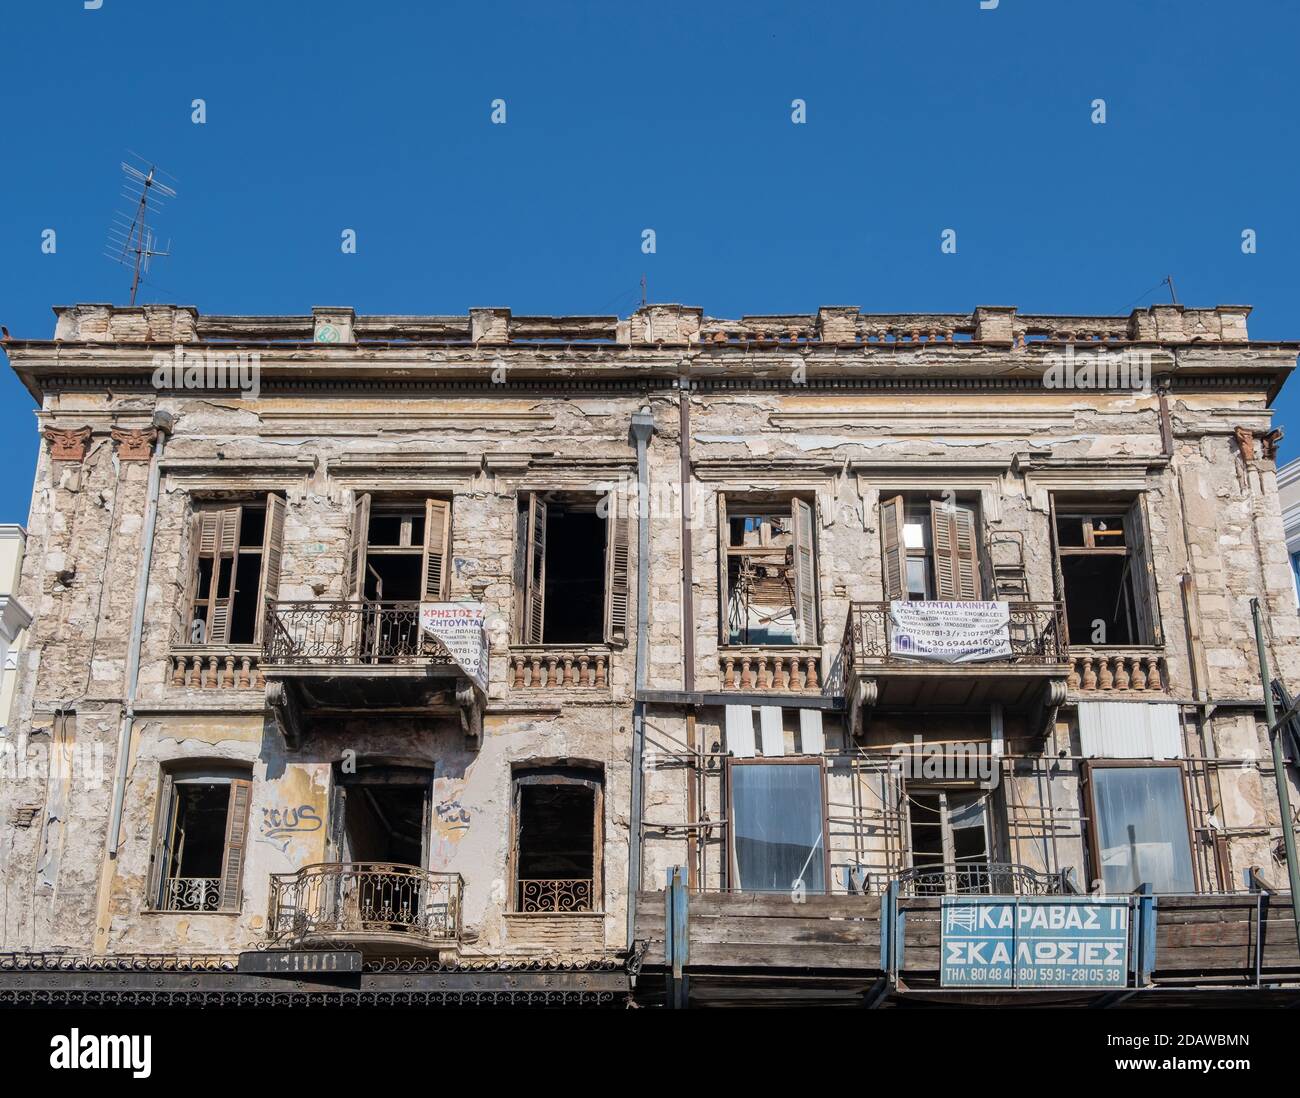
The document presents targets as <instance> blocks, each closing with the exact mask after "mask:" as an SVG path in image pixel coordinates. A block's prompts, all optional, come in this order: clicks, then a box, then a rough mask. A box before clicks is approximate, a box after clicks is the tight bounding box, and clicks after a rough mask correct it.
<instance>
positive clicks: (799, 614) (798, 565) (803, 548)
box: [790, 499, 818, 644]
mask: <svg viewBox="0 0 1300 1098" xmlns="http://www.w3.org/2000/svg"><path fill="white" fill-rule="evenodd" d="M790 520H791V522H790V524H791V527H792V528H793V530H794V602H795V617H796V618H797V619H798V621H799V643H800V644H817V643H818V636H817V550H816V547H815V545H814V536H815V534H814V523H813V509H812V506H811V505H810V504H808V503H807V502H805V501H804V500H801V499H796V500H792V501H791V502H790Z"/></svg>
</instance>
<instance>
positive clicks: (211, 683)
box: [167, 647, 266, 690]
mask: <svg viewBox="0 0 1300 1098" xmlns="http://www.w3.org/2000/svg"><path fill="white" fill-rule="evenodd" d="M169 659H170V661H171V671H170V673H169V675H168V677H167V681H168V683H169V684H170V685H172V686H178V687H189V688H192V689H197V690H261V689H263V688H264V687H265V685H266V682H265V680H264V679H263V678H262V669H261V666H260V653H259V651H258V649H256V648H219V649H216V648H185V647H176V648H173V649H172V651H171V655H170V657H169Z"/></svg>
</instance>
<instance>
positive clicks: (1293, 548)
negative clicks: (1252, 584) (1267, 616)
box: [1277, 458, 1300, 605]
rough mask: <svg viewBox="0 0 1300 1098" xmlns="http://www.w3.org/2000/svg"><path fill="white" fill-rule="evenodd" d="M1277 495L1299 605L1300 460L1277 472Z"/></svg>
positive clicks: (1287, 464)
mask: <svg viewBox="0 0 1300 1098" xmlns="http://www.w3.org/2000/svg"><path fill="white" fill-rule="evenodd" d="M1277 494H1278V499H1279V500H1281V503H1282V527H1283V529H1284V530H1285V531H1286V554H1287V556H1288V557H1290V559H1291V575H1292V577H1293V578H1294V579H1295V581H1296V603H1297V605H1300V458H1296V459H1295V460H1294V461H1288V462H1287V463H1286V464H1285V465H1283V466H1282V468H1281V469H1279V470H1278V471H1277Z"/></svg>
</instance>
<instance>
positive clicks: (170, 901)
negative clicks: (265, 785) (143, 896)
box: [150, 771, 253, 911]
mask: <svg viewBox="0 0 1300 1098" xmlns="http://www.w3.org/2000/svg"><path fill="white" fill-rule="evenodd" d="M252 787H253V783H252V781H251V780H250V779H249V778H248V776H247V775H241V776H231V775H228V774H222V773H197V772H177V773H173V772H171V771H167V772H164V774H163V780H162V788H161V790H160V792H159V798H158V817H157V824H156V830H155V836H154V849H153V855H152V859H151V865H150V897H151V899H150V904H151V906H153V907H156V908H157V909H159V910H161V911H238V910H239V901H240V890H241V882H242V877H243V868H244V857H245V846H246V844H247V841H248V804H249V800H250V799H251V795H252Z"/></svg>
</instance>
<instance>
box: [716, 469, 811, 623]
mask: <svg viewBox="0 0 1300 1098" xmlns="http://www.w3.org/2000/svg"><path fill="white" fill-rule="evenodd" d="M813 514H814V512H813V504H811V503H809V502H808V501H807V500H803V499H792V500H789V501H788V502H780V503H771V504H768V503H759V502H750V501H746V500H738V499H735V498H734V497H733V498H728V497H727V496H726V495H724V494H722V493H718V589H719V593H720V595H721V621H722V642H723V643H724V644H746V645H748V644H752V645H782V644H801V645H813V644H817V643H818V638H819V631H818V594H817V590H818V589H817V547H816V541H815V527H816V523H815V522H814V521H813Z"/></svg>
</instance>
